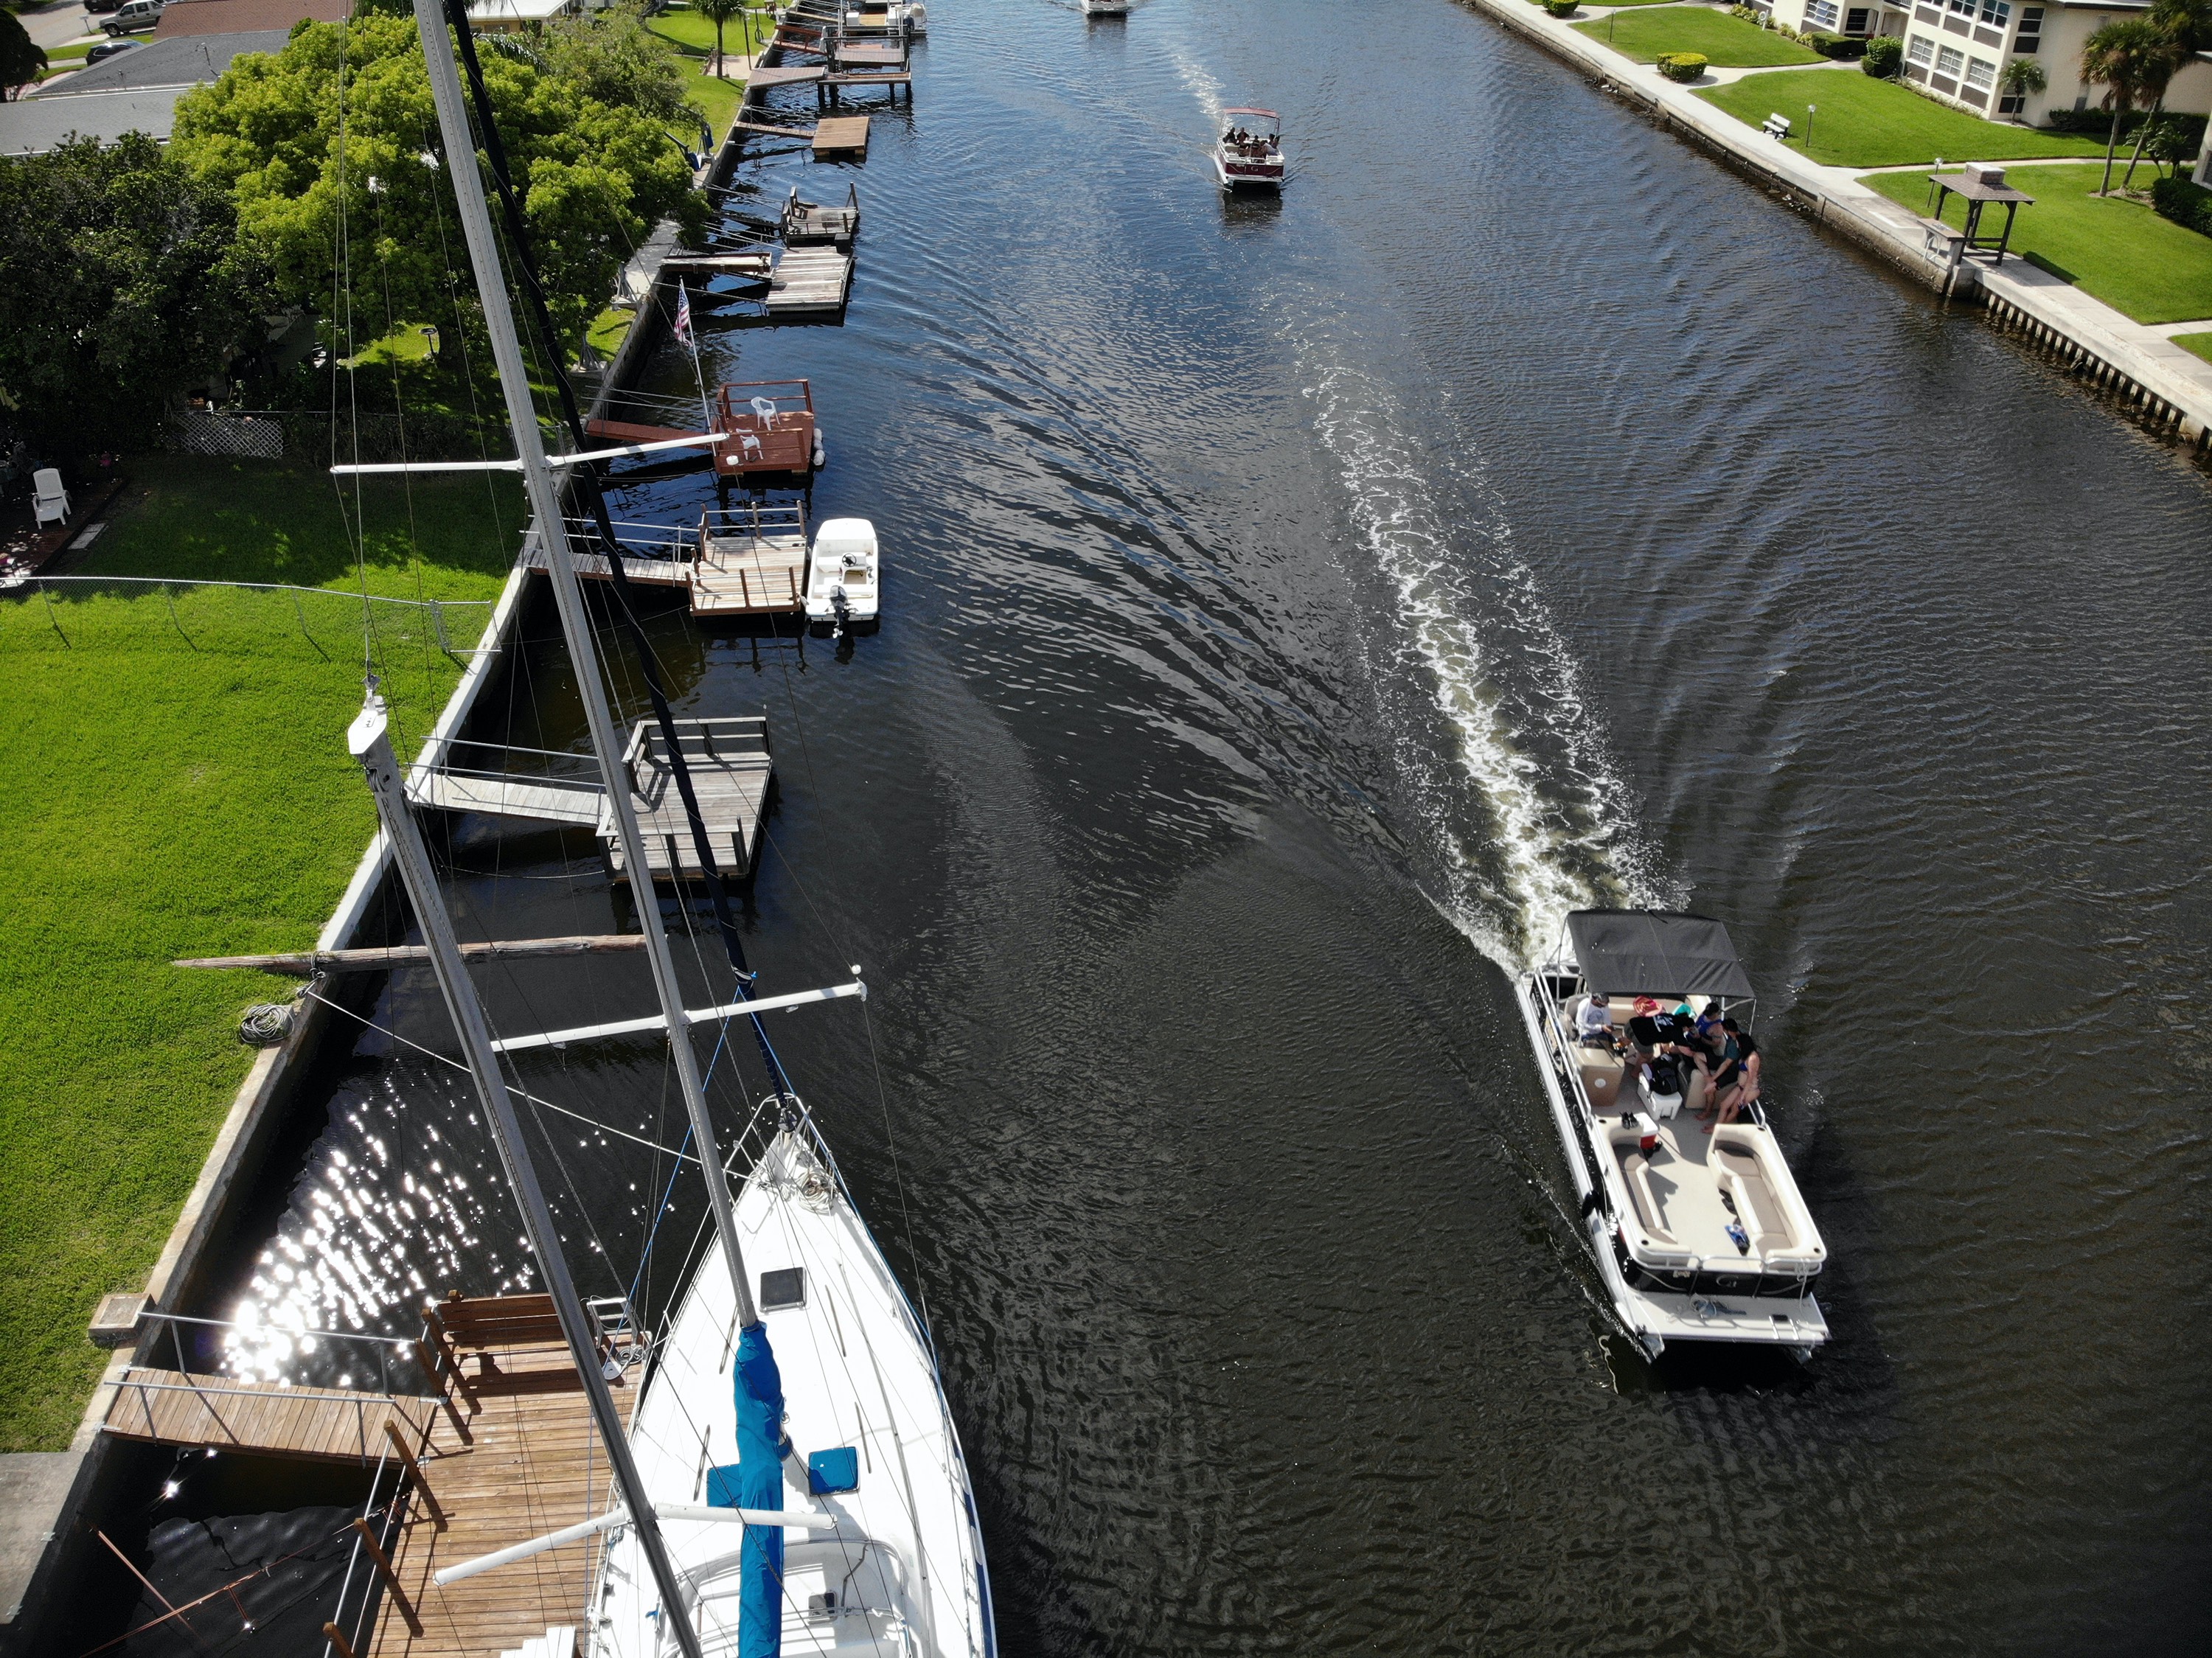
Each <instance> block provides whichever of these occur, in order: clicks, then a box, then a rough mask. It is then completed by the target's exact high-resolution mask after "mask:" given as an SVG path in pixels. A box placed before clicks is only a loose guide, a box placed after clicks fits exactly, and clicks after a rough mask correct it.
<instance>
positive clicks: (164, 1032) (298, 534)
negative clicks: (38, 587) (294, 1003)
mask: <svg viewBox="0 0 2212 1658" xmlns="http://www.w3.org/2000/svg"><path fill="white" fill-rule="evenodd" d="M128 475H129V477H130V480H131V482H130V483H129V485H128V487H127V488H126V489H125V493H124V494H123V495H120V496H118V498H117V499H116V501H115V502H114V503H113V504H112V506H111V507H110V508H109V510H108V526H109V527H108V528H107V530H106V532H105V533H104V534H103V535H102V537H100V540H99V541H98V542H97V543H96V544H94V550H93V556H90V557H89V558H88V561H87V562H86V563H85V564H84V565H83V566H82V572H81V573H82V574H114V575H123V574H131V575H178V576H186V577H204V578H208V579H218V578H219V579H224V580H258V581H283V582H290V583H296V584H298V585H301V586H312V587H327V588H331V589H335V590H343V589H344V588H346V587H348V586H350V585H352V584H353V583H354V582H355V581H356V580H357V578H356V573H355V566H354V560H353V557H352V555H351V553H350V551H349V537H348V535H347V532H346V529H345V527H344V523H343V519H341V517H340V513H339V508H338V504H337V497H336V495H335V494H334V491H333V489H332V485H331V481H330V479H329V478H328V477H325V476H324V475H322V474H321V473H319V472H318V471H314V470H312V469H310V468H307V467H303V466H295V465H289V464H286V463H283V462H275V461H246V460H228V459H207V458H203V457H191V458H187V457H183V456H153V457H149V458H146V459H139V460H136V461H133V462H132V463H131V465H130V467H129V474H128ZM369 482H370V483H374V484H375V485H376V486H378V487H377V488H376V489H374V491H373V492H372V493H371V494H370V495H368V499H367V501H366V503H365V505H364V507H363V508H362V518H363V519H364V520H365V522H366V524H367V525H368V537H367V539H368V582H369V586H370V589H371V591H372V592H381V593H386V594H392V595H396V596H400V597H404V598H416V597H423V598H453V599H462V598H468V599H486V598H492V597H494V596H495V595H496V593H497V592H498V591H499V588H500V586H501V582H502V581H503V580H504V579H505V575H506V572H507V567H508V564H509V562H510V561H511V560H512V557H513V550H514V547H515V545H516V541H517V537H518V534H519V532H520V528H521V525H522V522H523V517H524V513H523V508H522V503H521V490H520V486H519V484H517V483H515V482H514V481H513V480H511V479H506V478H500V479H497V480H496V481H495V483H492V485H491V486H490V487H489V489H488V488H487V486H486V483H485V480H484V477H483V476H482V475H477V476H472V477H458V478H456V477H448V478H436V477H432V478H416V479H415V480H413V481H412V503H411V504H412V513H413V521H414V525H415V540H414V544H413V545H412V546H410V537H409V531H408V522H409V520H408V511H409V502H408V501H407V499H406V497H405V495H404V494H403V487H402V485H401V483H399V481H398V480H386V479H374V480H370V481H369ZM64 591H71V590H68V589H64ZM301 609H303V610H304V611H305V614H306V618H307V631H306V632H303V630H302V627H301V619H300V611H299V610H295V608H294V604H293V600H292V598H290V597H289V596H288V595H286V594H283V593H260V592H241V591H238V590H235V589H224V588H216V587H202V588H198V589H190V588H187V589H184V590H181V591H179V592H177V593H176V598H175V605H174V609H173V610H172V609H171V607H170V605H169V604H168V602H167V600H165V599H164V598H162V597H161V590H160V589H154V590H143V589H142V590H138V591H137V592H136V593H135V594H134V593H133V592H132V590H131V589H128V588H110V589H100V590H91V591H85V592H83V595H82V596H77V595H76V592H74V591H73V592H72V596H70V597H68V598H63V597H60V596H58V594H57V596H56V597H55V598H54V599H53V602H52V609H51V610H49V608H48V606H47V604H46V603H45V601H44V600H42V599H41V598H38V597H35V596H32V597H24V596H22V595H21V594H9V595H6V596H4V597H0V845H5V846H6V847H7V848H8V856H7V858H6V859H5V860H4V862H0V910H3V911H4V914H6V915H7V917H8V924H9V925H8V934H9V936H8V948H7V950H5V952H4V953H0V999H4V1002H5V1004H6V1005H7V1007H8V1009H9V1039H8V1041H7V1042H5V1043H0V1143H3V1144H4V1145H6V1147H7V1155H6V1157H4V1158H0V1282H4V1283H5V1284H7V1285H8V1291H9V1293H8V1295H7V1297H6V1298H5V1300H4V1302H0V1450H9V1451H19V1450H51V1449H57V1448H60V1447H62V1446H63V1445H64V1444H66V1443H67V1442H68V1440H69V1437H70V1434H71V1432H72V1431H73V1430H75V1428H76V1423H77V1420H78V1418H79V1417H80V1416H81V1415H82V1412H83V1410H84V1406H85V1401H86V1399H87V1397H88V1394H89V1393H90V1390H91V1388H92V1384H93V1383H94V1381H95V1380H96V1379H97V1378H98V1376H99V1374H100V1369H101V1366H102V1364H103V1363H104V1362H105V1360H106V1354H104V1353H102V1352H101V1351H100V1350H98V1349H96V1348H94V1346H93V1345H91V1344H90V1343H89V1342H88V1341H87V1340H86V1339H85V1333H84V1332H85V1326H86V1324H87V1322H88V1321H89V1319H90V1316H91V1313H92V1309H93V1305H94V1303H95V1302H96V1301H97V1300H98V1298H99V1297H100V1295H101V1294H102V1293H103V1292H104V1291H108V1290H112V1289H122V1288H136V1287H137V1286H139V1285H140V1284H143V1282H144V1278H145V1274H146V1272H147V1271H148V1269H149V1268H150V1267H151V1266H152V1265H153V1263H154V1260H155V1256H156V1255H158V1254H160V1253H161V1245H162V1243H163V1242H164V1241H165V1240H166V1239H167V1236H168V1232H169V1229H170V1227H171V1226H172V1225H173V1224H174V1222H175V1220H176V1217H177V1213H178V1211H179V1207H180V1206H181V1205H182V1203H183V1201H184V1199H185V1195H186V1193H189V1192H190V1191H191V1185H192V1182H193V1181H194V1180H195V1179H196V1178H197V1175H198V1173H199V1167H200V1163H201V1160H202V1159H203V1158H204V1157H205V1155H206V1152H207V1149H208V1146H209V1145H210V1142H211V1140H212V1139H213V1137H214V1134H215V1131H216V1127H218V1126H219V1125H220V1124H221V1122H222V1118H223V1115H224V1114H225V1112H226V1111H227V1110H228V1108H229V1105H230V1101H231V1097H232V1096H233V1095H234V1093H235V1091H236V1090H237V1087H238V1084H239V1083H240V1080H241V1079H242V1078H244V1076H245V1074H246V1068H247V1066H248V1065H249V1064H250V1063H251V1061H252V1050H251V1049H248V1048H244V1047H242V1046H240V1043H239V1042H238V1038H237V1020H238V1015H239V1012H240V1010H241V1009H242V1008H243V1007H244V1006H245V1005H246V1004H248V1003H250V1002H254V1001H260V1000H264V999H270V998H272V997H274V998H278V999H281V998H283V997H284V996H286V995H289V993H290V991H291V988H292V981H286V980H278V979H274V978H271V977H269V976H267V975H262V974H258V973H198V972H186V971H184V970H182V969H176V968H172V967H170V966H169V965H168V963H169V960H170V958H171V957H176V956H188V955H227V954H234V953H238V952H242V951H248V950H272V949H296V948H299V947H301V946H304V945H306V944H310V943H312V942H313V938H314V936H315V934H316V932H317V931H318V930H319V928H320V926H321V925H322V923H323V921H324V920H325V918H326V917H327V916H328V915H329V914H330V912H331V908H333V906H334V905H335V904H336V902H337V898H338V896H339V894H340V893H341V892H342V891H343V890H344V886H345V883H346V881H347V879H348V878H349V876H350V875H351V873H352V872H353V868H354V865H355V864H356V862H357V861H358V859H360V856H361V852H362V847H363V846H365V845H366V844H367V843H368V837H369V833H370V829H371V827H372V824H373V823H374V811H373V809H372V808H371V805H370V803H369V799H368V793H367V791H366V789H365V787H364V786H363V785H362V780H361V776H360V774H359V772H358V771H357V770H356V768H355V767H354V764H353V762H352V761H350V760H349V758H348V757H347V755H346V751H345V740H344V737H345V727H346V725H347V723H348V721H349V720H351V719H352V718H353V716H354V714H355V713H356V711H357V710H358V709H359V708H360V706H361V696H362V680H361V676H362V623H361V606H360V605H359V604H358V603H357V602H356V603H351V604H349V603H347V602H345V601H343V599H341V598H337V597H332V598H321V597H313V598H310V597H307V596H305V595H302V596H301ZM377 609H378V610H379V614H378V616H377V617H376V623H377V629H378V632H379V635H380V646H381V649H382V654H383V658H384V670H385V673H386V695H388V696H390V697H391V698H392V702H393V706H394V708H395V711H396V713H397V714H398V726H399V729H400V732H401V734H402V735H403V737H404V738H408V739H409V740H410V743H411V740H412V739H413V738H416V737H417V736H419V734H420V733H422V732H424V731H427V730H428V726H429V724H430V720H431V719H432V718H433V717H434V716H435V712H436V710H437V708H439V707H440V706H441V704H442V703H443V701H444V700H445V698H446V697H447V695H449V694H450V691H451V689H452V687H453V683H454V681H455V679H456V678H457V677H459V665H458V664H457V663H455V662H454V661H453V659H450V658H448V657H447V656H446V655H445V654H444V653H442V652H441V651H440V650H439V649H438V648H437V647H436V643H435V636H434V635H433V631H432V628H431V625H430V623H428V619H427V613H426V612H422V611H418V610H404V609H402V608H400V607H398V606H379V607H377ZM487 614H488V612H487V611H485V610H480V609H473V608H471V609H466V610H459V611H457V612H454V613H453V615H452V618H451V623H450V626H451V628H452V630H453V635H454V636H455V642H456V643H459V644H464V645H465V644H472V643H473V642H474V640H475V636H476V634H477V632H478V631H479V630H480V629H481V628H482V626H483V618H484V617H485V616H486V615H487ZM56 623H58V625H59V628H60V629H61V631H62V633H64V634H66V635H67V636H68V642H67V644H64V641H63V640H62V638H61V637H59V636H58V635H57V633H56V631H55V624H56ZM404 751H405V750H404V749H403V752H404Z"/></svg>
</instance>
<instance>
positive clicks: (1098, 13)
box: [1083, 0, 1129, 17]
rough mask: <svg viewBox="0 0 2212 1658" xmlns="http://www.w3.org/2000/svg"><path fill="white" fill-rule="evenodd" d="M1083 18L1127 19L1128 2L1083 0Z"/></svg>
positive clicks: (1124, 0)
mask: <svg viewBox="0 0 2212 1658" xmlns="http://www.w3.org/2000/svg"><path fill="white" fill-rule="evenodd" d="M1083 15H1085V17H1127V15H1129V0H1083Z"/></svg>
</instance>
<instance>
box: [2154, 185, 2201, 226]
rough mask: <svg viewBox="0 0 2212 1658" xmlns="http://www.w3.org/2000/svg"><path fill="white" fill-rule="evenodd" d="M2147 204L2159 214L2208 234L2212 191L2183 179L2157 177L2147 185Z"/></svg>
mask: <svg viewBox="0 0 2212 1658" xmlns="http://www.w3.org/2000/svg"><path fill="white" fill-rule="evenodd" d="M2150 204H2151V205H2152V206H2153V207H2154V208H2156V209H2157V210H2158V211H2159V215H2160V217H2162V218H2167V219H2171V220H2172V221H2173V222H2174V223H2176V224H2178V225H2183V226H2185V227H2186V228H2189V229H2191V230H2194V231H2196V232H2197V233H2198V234H2200V235H2205V236H2212V190H2207V189H2205V188H2204V187H2203V185H2194V184H2191V182H2190V181H2189V180H2188V179H2159V180H2158V181H2157V182H2156V183H2154V184H2153V185H2151V187H2150Z"/></svg>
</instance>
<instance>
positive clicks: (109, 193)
mask: <svg viewBox="0 0 2212 1658" xmlns="http://www.w3.org/2000/svg"><path fill="white" fill-rule="evenodd" d="M235 231H236V216H235V214H234V211H233V209H232V205H231V201H230V197H229V195H228V192H227V191H224V190H223V189H222V187H221V186H220V185H216V184H214V183H212V182H210V180H207V179H201V178H197V177H195V176H194V175H193V174H192V173H191V171H190V170H189V169H188V168H186V167H184V166H183V165H182V164H181V163H180V162H179V161H177V160H175V159H174V158H173V157H172V156H168V155H164V154H163V153H162V150H161V146H160V145H159V144H157V143H155V142H154V141H153V140H152V139H151V138H149V137H146V136H145V135H144V134H143V133H137V132H134V133H131V134H130V135H129V136H128V137H125V138H123V139H122V140H121V141H120V142H119V143H115V144H113V145H112V146H110V147H107V148H103V147H102V146H101V145H100V143H99V142H98V141H97V140H95V139H91V138H78V139H73V140H71V141H70V143H66V144H64V145H63V146H62V147H61V148H60V149H56V150H52V151H50V152H49V153H47V154H46V155H30V156H25V157H22V158H21V159H20V160H17V161H12V162H10V163H9V165H7V166H6V167H0V404H5V405H6V406H8V407H10V408H12V409H13V410H15V418H16V419H17V420H18V421H20V422H21V423H22V424H24V425H25V426H26V427H27V428H28V430H29V431H30V432H32V433H33V434H35V436H36V438H37V440H38V442H39V446H40V447H42V448H44V449H46V450H47V451H50V452H64V451H67V450H70V449H84V448H90V447H94V446H100V445H104V444H110V443H113V444H124V443H128V442H130V441H131V440H135V439H137V438H138V437H141V436H143V435H144V434H146V433H147V432H149V431H150V430H151V429H152V428H153V427H154V426H155V424H156V423H157V422H159V420H160V418H161V413H162V410H163V409H164V407H165V406H166V404H167V401H168V398H169V397H170V395H171V394H172V393H173V392H175V391H177V390H178V389H179V387H181V386H184V385H185V383H186V382H188V381H190V380H193V379H196V378H197V377H200V376H204V375H209V374H214V373H216V372H217V371H218V370H220V369H221V368H222V367H223V366H224V364H225V362H226V361H227V360H228V356H229V355H230V351H231V349H232V347H233V346H234V344H235V343H238V342H240V341H241V340H245V339H249V338H252V337H255V331H256V329H257V326H258V322H259V319H258V314H257V313H259V312H261V311H263V310H265V309H266V308H267V305H268V293H267V283H266V279H265V272H264V270H263V269H262V267H261V265H260V264H259V261H258V259H257V258H255V257H254V255H253V253H252V250H251V249H250V248H247V247H244V246H240V245H239V243H238V242H237V240H236V235H235Z"/></svg>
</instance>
